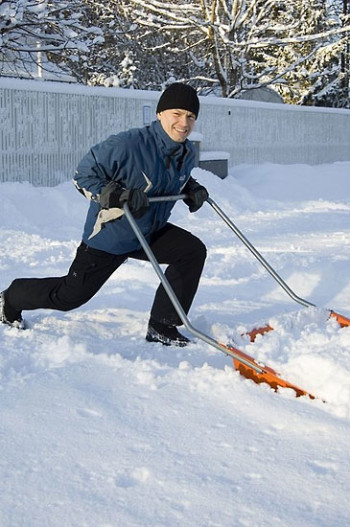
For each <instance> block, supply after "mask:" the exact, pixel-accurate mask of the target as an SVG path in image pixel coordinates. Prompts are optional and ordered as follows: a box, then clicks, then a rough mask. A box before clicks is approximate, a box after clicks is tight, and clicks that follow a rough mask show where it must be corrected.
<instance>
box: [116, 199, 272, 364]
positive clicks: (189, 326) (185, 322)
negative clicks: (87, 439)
mask: <svg viewBox="0 0 350 527" xmlns="http://www.w3.org/2000/svg"><path fill="white" fill-rule="evenodd" d="M184 198H186V194H179V195H174V196H158V197H150V198H149V201H150V202H151V203H152V202H157V201H177V200H180V199H184ZM123 209H124V213H125V217H126V218H127V220H128V222H129V224H130V226H131V228H132V230H133V231H134V233H135V235H136V237H137V239H138V240H139V242H140V244H141V247H142V248H143V250H144V251H145V253H146V255H147V257H148V259H149V261H150V263H151V264H152V266H153V269H154V270H155V272H156V274H157V276H158V278H159V279H160V281H161V283H162V285H163V287H164V289H165V291H166V293H167V295H168V296H169V299H170V301H171V303H172V304H173V306H174V309H175V311H176V312H177V314H178V315H179V317H180V320H181V322H182V323H183V325H184V326H185V328H186V329H187V330H188V331H189V332H190V333H191V334H192V335H194V336H195V337H198V338H199V339H201V340H203V341H204V342H206V343H207V344H209V345H211V346H213V347H214V348H216V349H218V350H219V351H221V352H223V353H225V355H230V356H231V357H232V358H233V359H235V360H238V361H239V362H241V363H242V364H245V365H246V366H248V367H249V368H252V369H253V370H254V371H256V372H257V373H263V372H264V369H263V368H260V367H259V366H257V365H256V364H254V363H253V362H251V361H250V360H248V359H245V358H243V357H242V356H241V355H238V354H236V353H235V352H234V351H233V350H231V349H230V348H228V347H226V346H224V345H222V344H220V343H219V342H217V341H216V340H214V339H213V338H211V337H209V336H208V335H206V334H205V333H202V332H201V331H199V330H198V329H196V328H195V327H194V326H192V324H191V323H190V321H189V319H188V317H187V315H186V313H185V311H184V310H183V308H182V306H181V304H180V302H179V300H178V298H177V296H176V294H175V292H174V290H173V288H172V287H171V285H170V283H169V281H168V279H167V278H166V276H165V274H164V273H163V271H162V269H161V267H160V265H159V263H158V261H157V259H156V257H155V256H154V254H153V252H152V249H151V248H150V246H149V244H148V242H147V240H146V238H145V237H144V235H143V233H142V232H141V230H140V228H139V226H138V225H137V222H136V221H135V218H134V217H133V215H132V214H131V212H130V208H129V206H128V204H127V203H124V205H123Z"/></svg>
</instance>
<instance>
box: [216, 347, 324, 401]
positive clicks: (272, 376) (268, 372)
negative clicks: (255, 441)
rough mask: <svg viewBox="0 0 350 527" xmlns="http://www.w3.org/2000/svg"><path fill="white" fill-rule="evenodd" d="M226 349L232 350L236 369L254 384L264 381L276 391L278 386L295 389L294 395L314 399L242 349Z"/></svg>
mask: <svg viewBox="0 0 350 527" xmlns="http://www.w3.org/2000/svg"><path fill="white" fill-rule="evenodd" d="M225 347H226V348H227V349H228V350H230V351H231V352H233V353H234V354H235V357H234V358H233V365H234V367H235V369H236V370H237V371H239V373H240V374H241V375H243V377H245V378H246V379H251V380H252V381H254V382H255V383H256V384H261V383H266V384H268V385H269V386H271V388H273V389H274V390H275V392H277V390H278V388H290V389H291V390H294V391H295V394H296V397H302V396H307V397H309V398H310V399H315V398H316V397H315V396H314V395H312V394H311V393H309V392H307V391H306V390H303V389H302V388H299V387H298V386H296V385H295V384H292V383H290V382H288V381H286V380H284V379H282V378H281V377H280V376H279V375H278V373H277V372H275V370H273V369H272V368H270V367H269V366H265V365H263V364H260V363H259V362H257V361H256V360H255V359H254V358H253V357H251V356H250V355H247V354H246V353H244V352H243V351H241V350H239V349H237V348H235V347H233V346H225ZM239 358H242V359H243V360H244V363H243V362H241V361H240V360H239ZM249 362H250V363H251V364H252V366H256V367H259V368H260V372H257V371H256V369H255V368H253V367H251V366H249V364H248V363H249Z"/></svg>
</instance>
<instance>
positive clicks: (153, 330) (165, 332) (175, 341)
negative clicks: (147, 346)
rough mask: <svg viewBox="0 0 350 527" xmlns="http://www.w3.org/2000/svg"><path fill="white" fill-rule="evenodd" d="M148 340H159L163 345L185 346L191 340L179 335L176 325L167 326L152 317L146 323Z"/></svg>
mask: <svg viewBox="0 0 350 527" xmlns="http://www.w3.org/2000/svg"><path fill="white" fill-rule="evenodd" d="M146 340H147V341H148V342H160V343H161V344H163V345H164V346H180V347H184V346H187V344H189V343H190V342H191V341H190V340H189V339H188V338H187V337H185V336H184V335H181V333H179V331H178V330H177V327H176V326H169V325H166V324H162V323H161V322H157V321H156V320H154V319H153V318H151V319H150V321H149V323H148V330H147V335H146Z"/></svg>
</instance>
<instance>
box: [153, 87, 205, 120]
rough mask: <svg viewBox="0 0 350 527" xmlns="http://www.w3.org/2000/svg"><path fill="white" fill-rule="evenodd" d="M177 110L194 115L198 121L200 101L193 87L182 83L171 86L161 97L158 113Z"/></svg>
mask: <svg viewBox="0 0 350 527" xmlns="http://www.w3.org/2000/svg"><path fill="white" fill-rule="evenodd" d="M176 108H177V109H179V110H187V111H188V112H192V113H194V114H195V116H196V119H197V117H198V113H199V99H198V95H197V92H196V90H195V89H194V88H192V86H189V85H188V84H182V83H181V82H175V83H174V84H170V86H168V88H166V90H164V91H163V93H162V95H161V96H160V99H159V101H158V105H157V110H156V113H159V112H162V111H164V110H172V109H176Z"/></svg>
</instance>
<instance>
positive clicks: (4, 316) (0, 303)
mask: <svg viewBox="0 0 350 527" xmlns="http://www.w3.org/2000/svg"><path fill="white" fill-rule="evenodd" d="M5 292H6V291H2V292H1V293H0V322H1V323H2V324H7V325H8V326H12V327H13V328H17V329H24V327H25V326H24V321H23V318H22V316H21V313H19V312H17V311H14V310H13V309H11V307H10V306H8V304H7V303H6V300H5Z"/></svg>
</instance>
